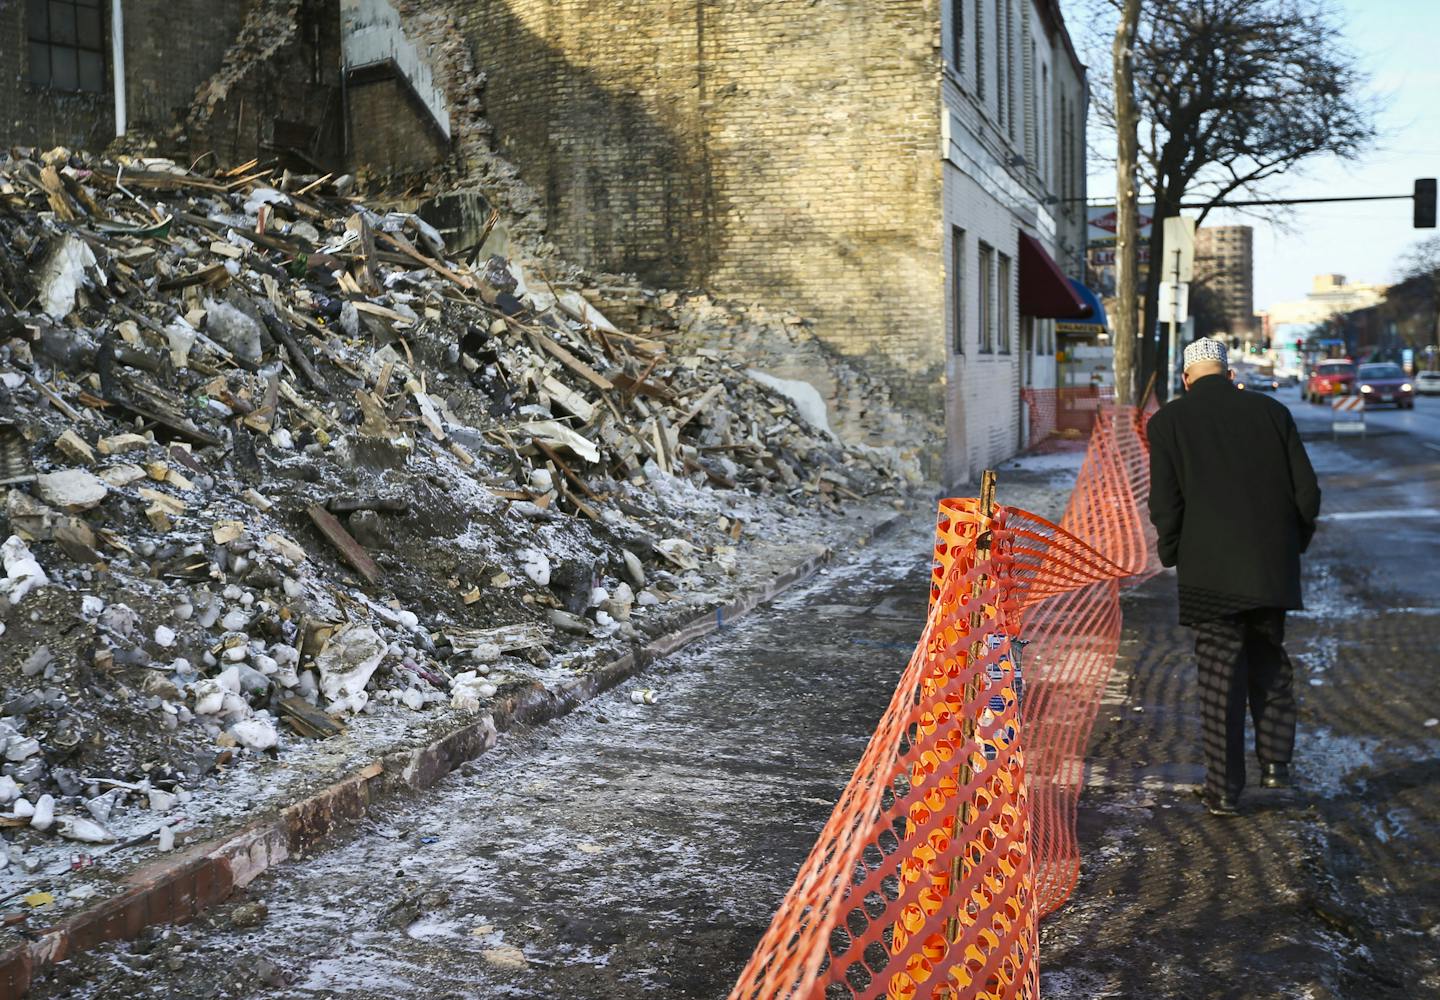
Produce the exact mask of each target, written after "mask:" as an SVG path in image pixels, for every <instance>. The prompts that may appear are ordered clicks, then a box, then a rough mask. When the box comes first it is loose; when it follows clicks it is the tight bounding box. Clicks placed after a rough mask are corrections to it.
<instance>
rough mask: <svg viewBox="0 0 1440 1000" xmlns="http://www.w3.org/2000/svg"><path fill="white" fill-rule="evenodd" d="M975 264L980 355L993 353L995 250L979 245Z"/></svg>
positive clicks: (985, 245)
mask: <svg viewBox="0 0 1440 1000" xmlns="http://www.w3.org/2000/svg"><path fill="white" fill-rule="evenodd" d="M975 256H976V262H977V263H978V264H979V265H980V283H979V295H980V301H979V303H978V305H979V307H980V319H979V323H978V328H979V331H980V353H981V354H994V353H995V274H994V270H993V264H994V260H995V250H994V249H993V248H992V247H991V246H990V244H988V243H981V244H980V247H979V250H978V252H977V253H976V255H975Z"/></svg>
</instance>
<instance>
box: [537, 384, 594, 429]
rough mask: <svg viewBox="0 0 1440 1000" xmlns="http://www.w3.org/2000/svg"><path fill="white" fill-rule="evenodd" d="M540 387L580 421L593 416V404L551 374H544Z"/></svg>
mask: <svg viewBox="0 0 1440 1000" xmlns="http://www.w3.org/2000/svg"><path fill="white" fill-rule="evenodd" d="M541 387H542V388H543V389H544V390H545V392H546V393H548V394H549V396H550V398H551V399H552V400H554V401H555V402H557V403H559V404H560V405H561V406H562V407H564V409H565V412H566V413H571V414H574V415H575V416H577V417H579V418H580V420H581V422H582V423H587V424H588V423H589V422H590V421H591V420H592V419H593V418H594V416H595V404H594V403H592V402H590V400H588V399H586V398H585V397H584V396H582V395H580V393H578V392H576V391H575V390H574V389H571V388H570V387H569V386H567V385H566V384H565V383H563V382H561V381H560V380H559V379H557V378H555V377H554V376H552V375H546V376H545V379H544V381H542V382H541Z"/></svg>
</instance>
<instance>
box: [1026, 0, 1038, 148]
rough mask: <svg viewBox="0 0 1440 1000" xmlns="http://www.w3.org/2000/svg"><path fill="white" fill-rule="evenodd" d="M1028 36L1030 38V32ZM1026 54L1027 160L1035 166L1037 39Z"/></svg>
mask: <svg viewBox="0 0 1440 1000" xmlns="http://www.w3.org/2000/svg"><path fill="white" fill-rule="evenodd" d="M1026 9H1027V10H1028V9H1029V8H1026ZM1026 35H1027V37H1028V35H1029V32H1028V31H1027V32H1026ZM1022 46H1023V43H1022ZM1025 52H1026V56H1025V159H1027V160H1029V161H1030V163H1031V165H1032V166H1033V165H1034V163H1035V138H1036V134H1037V132H1036V127H1035V62H1036V53H1035V39H1033V38H1031V39H1030V47H1029V48H1028V49H1026V50H1025Z"/></svg>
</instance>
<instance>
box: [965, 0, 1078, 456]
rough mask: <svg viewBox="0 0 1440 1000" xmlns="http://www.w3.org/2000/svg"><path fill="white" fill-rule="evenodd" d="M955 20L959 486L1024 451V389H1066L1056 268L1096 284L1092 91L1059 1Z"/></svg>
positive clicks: (987, 3) (987, 10) (1017, 1)
mask: <svg viewBox="0 0 1440 1000" xmlns="http://www.w3.org/2000/svg"><path fill="white" fill-rule="evenodd" d="M942 7H943V18H944V56H945V59H944V62H945V67H944V79H943V81H942V87H941V91H942V98H943V104H944V114H943V116H942V129H941V131H942V137H941V138H942V151H943V152H942V156H943V160H944V165H943V178H942V190H943V202H944V231H945V234H946V240H945V244H946V245H945V272H946V281H945V286H946V291H945V295H946V331H947V338H946V339H947V342H948V345H949V354H948V358H947V363H946V375H945V378H946V392H945V408H946V413H945V423H946V432H947V447H946V462H945V478H946V481H947V484H950V483H958V482H961V481H964V480H967V479H973V478H974V477H975V476H977V475H978V474H979V472H980V470H981V469H983V468H985V467H987V466H990V465H993V464H995V463H996V462H997V461H999V460H1001V459H1003V458H1005V457H1007V456H1009V455H1011V454H1014V452H1015V451H1017V450H1018V449H1019V448H1020V447H1021V446H1023V444H1024V443H1025V442H1024V437H1023V434H1024V421H1023V420H1022V419H1021V418H1022V412H1021V406H1020V403H1019V394H1020V393H1019V390H1020V389H1021V387H1023V386H1033V387H1037V388H1044V387H1051V386H1054V385H1055V377H1056V376H1055V331H1054V320H1053V319H1052V318H1048V317H1054V316H1057V315H1063V314H1064V310H1065V308H1066V306H1067V303H1066V302H1065V301H1064V299H1063V296H1064V294H1065V293H1067V292H1069V289H1068V288H1065V287H1064V284H1065V283H1064V282H1063V281H1060V280H1058V279H1059V275H1058V274H1057V273H1056V271H1055V268H1054V267H1052V266H1051V264H1052V262H1053V264H1054V265H1058V269H1059V271H1061V272H1063V273H1064V275H1065V276H1066V277H1069V278H1075V279H1077V280H1078V279H1081V278H1083V275H1084V245H1085V243H1084V238H1085V118H1086V112H1087V106H1088V88H1087V84H1086V80H1085V68H1084V66H1082V65H1081V64H1080V61H1079V59H1078V58H1077V57H1076V54H1075V50H1074V48H1073V46H1072V45H1071V42H1070V38H1069V35H1068V34H1067V32H1066V30H1065V24H1064V21H1063V19H1062V17H1061V14H1060V9H1059V4H1058V0H945V3H944V4H943V5H942ZM1072 294H1073V293H1072Z"/></svg>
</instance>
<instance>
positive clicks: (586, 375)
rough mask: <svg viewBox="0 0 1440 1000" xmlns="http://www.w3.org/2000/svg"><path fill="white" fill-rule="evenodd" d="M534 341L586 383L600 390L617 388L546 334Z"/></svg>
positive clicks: (536, 337)
mask: <svg viewBox="0 0 1440 1000" xmlns="http://www.w3.org/2000/svg"><path fill="white" fill-rule="evenodd" d="M533 339H534V340H535V342H536V343H538V344H539V345H540V346H541V347H542V348H544V349H545V350H546V351H548V352H549V353H550V354H552V355H553V356H554V357H555V359H556V360H557V361H559V362H560V363H561V364H562V365H564V366H565V367H566V368H569V369H570V370H571V371H572V372H574V373H575V374H576V375H579V376H580V377H581V378H583V379H584V380H585V381H587V382H589V383H590V384H591V385H593V386H595V387H596V388H598V389H613V388H615V383H614V382H611V381H610V380H609V379H608V378H606V377H605V376H604V375H601V374H600V373H599V372H597V371H596V370H595V369H594V368H591V367H590V366H589V365H587V364H586V363H585V362H583V361H581V360H580V359H579V358H577V357H576V356H575V355H573V354H571V353H570V352H569V351H567V350H565V348H563V347H561V346H560V345H559V344H557V343H555V341H553V340H551V339H550V338H549V337H547V336H545V335H544V334H539V335H537V336H535V337H534V338H533Z"/></svg>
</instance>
